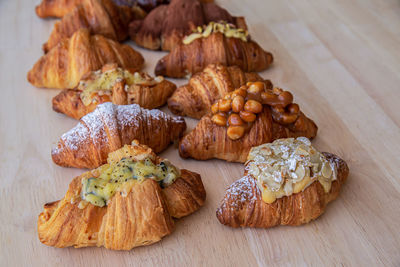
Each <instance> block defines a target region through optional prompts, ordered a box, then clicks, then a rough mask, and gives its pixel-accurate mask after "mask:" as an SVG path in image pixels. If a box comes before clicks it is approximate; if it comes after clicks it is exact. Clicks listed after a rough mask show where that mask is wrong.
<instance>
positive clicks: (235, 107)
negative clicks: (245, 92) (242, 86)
mask: <svg viewBox="0 0 400 267" xmlns="http://www.w3.org/2000/svg"><path fill="white" fill-rule="evenodd" d="M243 107H244V98H243V97H242V96H240V95H237V96H235V97H234V98H233V100H232V111H233V112H236V113H239V112H240V111H241V110H243Z"/></svg>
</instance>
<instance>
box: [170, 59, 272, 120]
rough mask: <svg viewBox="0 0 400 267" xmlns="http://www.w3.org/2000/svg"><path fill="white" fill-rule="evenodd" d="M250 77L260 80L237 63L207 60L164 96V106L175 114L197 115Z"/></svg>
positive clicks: (206, 111)
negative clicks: (208, 62)
mask: <svg viewBox="0 0 400 267" xmlns="http://www.w3.org/2000/svg"><path fill="white" fill-rule="evenodd" d="M254 81H263V78H261V77H260V76H259V75H258V74H257V73H254V72H244V71H242V70H241V69H240V68H239V67H238V66H230V67H226V66H224V65H222V64H210V65H208V66H207V67H206V68H205V69H204V70H203V71H202V72H198V73H196V74H195V75H193V76H192V77H191V78H190V80H189V83H188V84H185V85H183V86H181V87H179V88H178V89H177V90H176V91H175V92H174V94H173V95H172V96H171V97H170V98H169V99H168V108H169V109H170V110H171V112H172V113H174V114H176V115H180V116H189V117H193V118H196V119H200V118H201V117H203V116H204V115H206V114H207V113H208V112H209V111H210V108H211V105H212V104H213V103H214V102H215V101H217V100H218V99H220V98H222V97H223V96H224V95H226V94H227V93H229V92H231V91H233V90H234V89H236V88H239V87H240V86H242V85H244V84H246V83H247V82H254ZM265 83H266V86H267V88H268V89H271V88H272V83H271V82H270V81H268V80H267V81H265Z"/></svg>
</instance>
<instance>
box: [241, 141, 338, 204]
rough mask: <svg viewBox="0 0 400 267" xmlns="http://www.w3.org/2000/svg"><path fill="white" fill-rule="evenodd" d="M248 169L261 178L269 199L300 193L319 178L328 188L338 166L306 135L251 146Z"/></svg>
mask: <svg viewBox="0 0 400 267" xmlns="http://www.w3.org/2000/svg"><path fill="white" fill-rule="evenodd" d="M246 169H247V170H248V173H249V174H251V175H252V176H254V177H255V178H256V179H257V182H258V186H259V188H260V190H261V192H262V199H263V201H264V202H266V203H273V202H274V201H275V200H276V199H278V198H281V197H284V196H290V195H292V194H295V193H299V192H301V191H303V190H304V189H305V188H307V187H308V186H309V185H311V184H312V183H313V182H315V181H318V182H319V183H320V184H321V185H322V187H323V188H324V190H325V192H329V191H330V189H331V184H332V181H334V180H336V179H337V178H336V168H335V166H334V165H333V164H331V163H330V162H329V161H328V160H327V159H326V157H325V156H324V155H323V154H322V153H320V152H318V151H317V150H316V149H315V148H314V147H313V146H312V145H311V142H310V140H309V139H307V138H305V137H298V138H296V139H294V138H287V139H278V140H275V141H274V142H273V143H269V144H264V145H261V146H258V147H254V148H252V149H251V151H250V153H249V156H248V158H247V164H246Z"/></svg>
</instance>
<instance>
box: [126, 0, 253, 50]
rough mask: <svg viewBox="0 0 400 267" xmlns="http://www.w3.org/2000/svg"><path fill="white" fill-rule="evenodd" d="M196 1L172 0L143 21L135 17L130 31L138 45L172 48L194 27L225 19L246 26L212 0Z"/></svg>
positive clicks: (240, 19) (157, 48)
mask: <svg viewBox="0 0 400 267" xmlns="http://www.w3.org/2000/svg"><path fill="white" fill-rule="evenodd" d="M202 2H205V1H199V0H172V1H171V3H170V4H169V5H161V6H159V7H157V8H155V9H154V10H152V11H151V12H150V13H149V15H148V16H146V17H145V19H144V20H135V21H133V22H132V23H131V24H130V26H129V33H130V36H131V38H132V40H133V41H135V42H136V43H137V44H138V45H140V46H143V47H145V48H148V49H152V50H160V49H161V50H167V51H169V50H171V49H172V48H173V47H175V46H176V45H177V44H179V43H180V42H181V41H182V38H183V37H184V36H185V35H186V34H189V33H191V30H192V29H193V28H195V27H197V26H202V25H203V24H207V23H209V22H211V21H220V20H224V21H227V22H229V23H233V24H235V25H236V26H238V27H242V28H246V23H245V22H244V19H243V18H241V17H232V16H231V15H230V14H229V13H228V11H226V10H225V9H223V8H221V7H219V6H218V5H216V4H214V3H202Z"/></svg>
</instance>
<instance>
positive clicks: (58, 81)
mask: <svg viewBox="0 0 400 267" xmlns="http://www.w3.org/2000/svg"><path fill="white" fill-rule="evenodd" d="M107 63H116V64H118V66H120V67H123V68H124V69H128V70H129V71H132V72H135V71H138V70H140V69H141V68H142V66H143V63H144V59H143V57H142V55H141V54H140V53H139V52H136V51H135V50H134V49H133V48H131V47H130V46H129V45H124V44H119V43H117V42H115V41H113V40H110V39H107V38H105V37H103V36H101V35H90V33H89V31H88V30H87V29H81V30H79V31H77V32H75V33H74V34H73V35H72V37H71V38H70V39H66V40H63V41H62V42H61V43H59V44H58V45H57V46H56V47H54V48H53V49H51V50H50V51H49V53H47V54H46V55H44V56H42V57H41V58H40V59H39V60H38V62H36V64H35V65H34V66H33V68H32V69H31V70H30V71H29V72H28V81H29V82H30V83H31V84H32V85H34V86H36V87H45V88H58V89H65V88H74V87H76V86H77V85H78V83H79V81H80V80H81V79H82V77H83V75H84V74H86V73H88V72H89V71H94V70H98V69H100V68H101V67H102V66H104V65H105V64H107Z"/></svg>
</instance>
